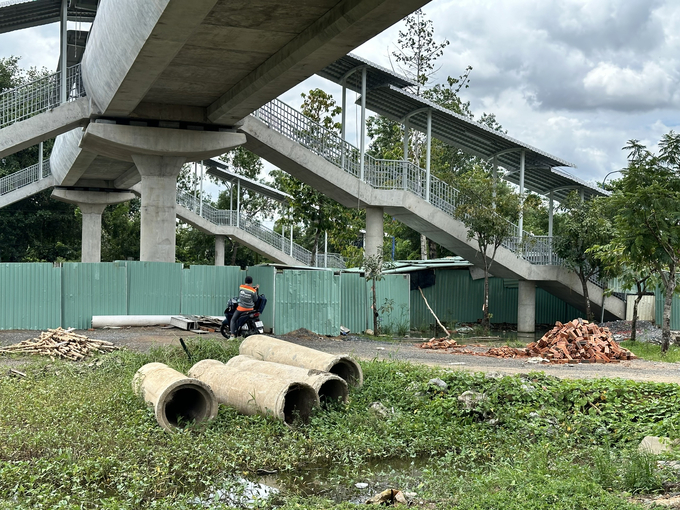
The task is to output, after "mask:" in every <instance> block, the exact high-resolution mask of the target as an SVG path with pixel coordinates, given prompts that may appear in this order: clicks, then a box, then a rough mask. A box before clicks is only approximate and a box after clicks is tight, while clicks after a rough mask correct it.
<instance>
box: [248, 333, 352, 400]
mask: <svg viewBox="0 0 680 510" xmlns="http://www.w3.org/2000/svg"><path fill="white" fill-rule="evenodd" d="M239 354H243V355H245V356H250V357H251V358H254V359H257V360H261V361H272V362H274V363H283V364H284V365H291V366H294V367H301V368H313V369H315V370H321V371H322V372H330V373H331V374H335V375H337V376H340V377H342V378H343V379H344V380H345V381H347V383H348V384H350V385H352V386H357V387H358V386H361V385H362V384H363V383H364V374H363V372H362V371H361V367H360V366H359V364H358V363H357V362H356V361H354V360H353V359H352V358H350V357H349V356H347V355H336V354H327V353H325V352H321V351H317V350H316V349H310V348H309V347H303V346H301V345H296V344H293V343H290V342H286V341H284V340H279V339H277V338H272V337H270V336H266V335H251V336H249V337H248V338H246V339H245V340H244V341H243V342H241V347H239Z"/></svg>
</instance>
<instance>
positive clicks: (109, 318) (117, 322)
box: [92, 315, 172, 328]
mask: <svg viewBox="0 0 680 510" xmlns="http://www.w3.org/2000/svg"><path fill="white" fill-rule="evenodd" d="M171 318H172V315H93V316H92V327H93V328H104V327H106V326H111V327H116V328H125V327H128V326H135V327H142V326H156V325H158V324H170V319H171Z"/></svg>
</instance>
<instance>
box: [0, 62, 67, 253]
mask: <svg viewBox="0 0 680 510" xmlns="http://www.w3.org/2000/svg"><path fill="white" fill-rule="evenodd" d="M19 60H20V59H19V57H8V58H0V92H3V91H5V90H8V89H12V88H14V87H17V86H19V85H22V84H23V83H26V82H27V81H31V80H34V79H36V78H39V77H40V76H42V75H44V74H46V70H44V69H43V70H37V69H35V68H31V69H28V70H24V69H21V68H20V67H19ZM53 144H54V140H46V141H45V143H44V151H45V153H44V157H45V158H47V157H49V154H50V151H51V149H52V146H53ZM38 157H39V150H38V146H37V145H36V146H33V147H29V148H27V149H24V150H22V151H19V152H16V153H14V154H10V155H8V156H4V157H3V158H2V159H0V177H4V176H6V175H9V174H12V173H14V172H17V171H19V170H22V169H24V168H26V167H29V166H31V165H34V164H36V163H37V162H38ZM80 244H81V221H80V215H79V213H78V212H77V208H76V206H75V205H72V204H67V203H64V202H59V201H57V200H53V199H51V198H50V192H49V191H43V192H41V193H38V194H36V195H33V196H31V197H28V198H25V199H23V200H21V201H19V202H16V203H14V204H11V205H8V206H7V207H4V208H2V209H0V260H1V261H3V262H38V261H48V262H54V261H57V260H79V259H80Z"/></svg>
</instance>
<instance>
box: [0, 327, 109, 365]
mask: <svg viewBox="0 0 680 510" xmlns="http://www.w3.org/2000/svg"><path fill="white" fill-rule="evenodd" d="M73 331H74V328H69V329H62V328H57V329H48V330H47V331H44V332H42V333H40V336H39V337H38V338H32V339H30V340H24V341H23V342H19V343H18V344H14V345H8V346H7V347H0V353H7V354H9V353H22V354H39V355H41V356H49V357H50V358H52V360H54V359H55V358H63V359H70V360H72V361H80V360H82V359H84V358H86V357H87V356H89V355H90V354H92V353H94V352H111V351H114V350H117V349H119V347H117V346H116V345H114V344H112V343H111V342H107V341H105V340H93V339H90V338H87V337H86V336H84V335H78V334H76V333H73Z"/></svg>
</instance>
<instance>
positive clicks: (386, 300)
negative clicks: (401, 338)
mask: <svg viewBox="0 0 680 510" xmlns="http://www.w3.org/2000/svg"><path fill="white" fill-rule="evenodd" d="M366 287H367V295H368V304H369V309H370V305H371V304H372V302H373V298H372V296H373V291H372V289H371V282H370V281H369V282H368V284H367V285H366ZM409 287H410V278H409V275H407V274H394V275H390V274H388V275H383V278H382V279H381V280H379V281H377V282H376V286H375V294H376V306H377V307H378V313H379V315H378V317H379V319H380V323H381V324H380V331H381V332H383V333H394V332H396V330H397V329H399V328H400V327H403V328H405V329H406V330H408V329H409V327H410V324H411V309H410V301H411V296H410V291H409ZM342 304H343V307H345V306H352V303H351V302H350V303H348V302H346V301H343V302H342ZM381 308H382V309H383V310H382V312H380V309H381ZM368 315H369V325H368V327H369V328H371V329H372V328H373V317H372V316H371V315H370V312H369V314H368Z"/></svg>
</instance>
